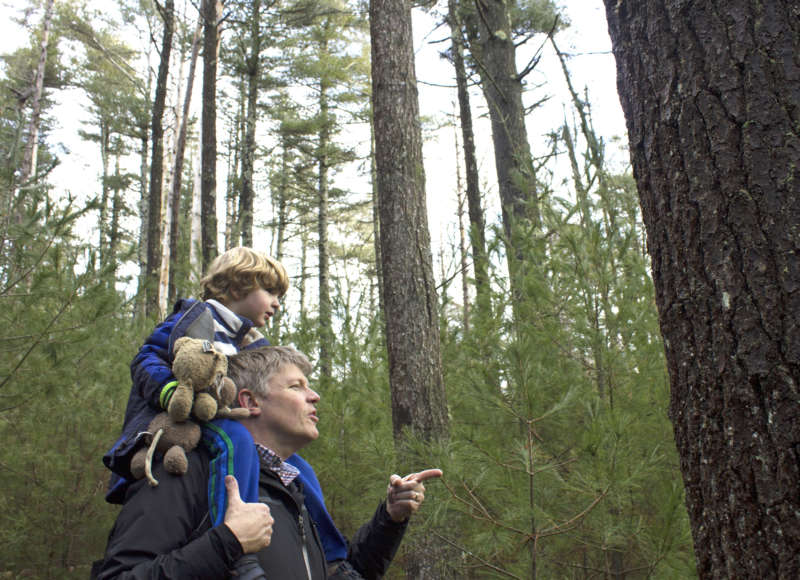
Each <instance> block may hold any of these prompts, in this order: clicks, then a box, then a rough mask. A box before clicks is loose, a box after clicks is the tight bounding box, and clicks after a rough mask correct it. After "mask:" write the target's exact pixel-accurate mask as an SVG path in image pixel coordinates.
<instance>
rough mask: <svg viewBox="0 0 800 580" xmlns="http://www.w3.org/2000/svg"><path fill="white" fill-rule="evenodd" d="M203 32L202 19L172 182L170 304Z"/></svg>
mask: <svg viewBox="0 0 800 580" xmlns="http://www.w3.org/2000/svg"><path fill="white" fill-rule="evenodd" d="M202 31H203V22H202V19H200V20H199V21H198V23H197V28H195V31H194V36H192V56H191V59H190V61H189V72H188V74H187V79H186V94H185V95H184V98H183V110H182V114H181V123H180V129H179V130H178V144H177V147H176V148H175V170H174V172H173V173H174V177H173V180H172V195H171V197H172V221H171V222H170V232H169V290H168V302H169V303H170V304H172V303H174V302H175V300H176V299H177V298H178V290H177V285H176V284H175V276H176V274H177V270H178V267H179V266H178V263H179V258H178V239H179V229H178V226H179V223H180V208H181V188H182V185H183V161H184V157H185V154H186V134H187V133H188V130H189V109H190V106H191V102H192V91H193V87H194V74H195V69H196V68H197V56H198V54H199V52H200V36H201V34H202Z"/></svg>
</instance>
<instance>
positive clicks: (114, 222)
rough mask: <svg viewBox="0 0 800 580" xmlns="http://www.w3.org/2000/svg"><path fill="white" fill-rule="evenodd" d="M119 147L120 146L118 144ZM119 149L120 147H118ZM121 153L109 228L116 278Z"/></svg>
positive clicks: (109, 254)
mask: <svg viewBox="0 0 800 580" xmlns="http://www.w3.org/2000/svg"><path fill="white" fill-rule="evenodd" d="M118 147H119V146H118ZM117 150H119V149H117ZM121 175H122V172H121V169H120V154H119V153H117V154H116V156H115V163H114V176H115V177H116V180H115V185H114V196H113V199H112V201H111V224H110V226H109V229H108V263H109V264H110V265H111V268H112V279H116V272H117V252H118V251H119V246H120V219H121V217H122V192H121V191H120V185H119V183H120V176H121Z"/></svg>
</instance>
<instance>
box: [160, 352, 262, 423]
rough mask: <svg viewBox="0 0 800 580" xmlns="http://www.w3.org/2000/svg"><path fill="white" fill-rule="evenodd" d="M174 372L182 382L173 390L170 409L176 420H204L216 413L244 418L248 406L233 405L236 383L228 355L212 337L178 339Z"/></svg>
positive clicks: (228, 416) (217, 415)
mask: <svg viewBox="0 0 800 580" xmlns="http://www.w3.org/2000/svg"><path fill="white" fill-rule="evenodd" d="M173 352H174V355H175V357H174V359H173V362H172V374H173V375H174V376H175V378H176V379H177V381H178V386H177V387H175V391H174V392H173V393H172V398H170V401H169V404H168V405H167V412H168V413H169V415H170V417H172V419H174V420H175V421H185V420H186V419H188V418H189V416H190V415H191V416H194V417H195V418H196V419H198V420H200V421H210V420H211V419H214V418H215V417H220V418H222V417H224V418H229V419H241V418H243V417H247V416H249V414H250V413H249V411H247V409H233V410H232V409H231V408H230V405H231V404H232V403H233V401H234V399H235V397H236V385H234V384H233V381H231V380H230V379H229V378H228V377H227V376H225V375H226V374H227V372H228V359H227V357H226V356H225V355H224V354H222V353H220V352H217V351H216V350H215V349H214V346H213V345H212V344H211V342H210V341H208V340H203V339H200V338H190V337H188V336H184V337H182V338H179V339H178V340H176V341H175V346H174V347H173Z"/></svg>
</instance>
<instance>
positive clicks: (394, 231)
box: [370, 0, 448, 440]
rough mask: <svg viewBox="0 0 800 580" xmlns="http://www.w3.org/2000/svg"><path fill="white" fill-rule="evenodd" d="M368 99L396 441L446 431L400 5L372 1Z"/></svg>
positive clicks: (404, 15) (406, 23) (405, 8)
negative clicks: (413, 434)
mask: <svg viewBox="0 0 800 580" xmlns="http://www.w3.org/2000/svg"><path fill="white" fill-rule="evenodd" d="M370 31H371V34H372V87H373V88H372V100H373V111H374V113H373V115H374V123H375V161H376V165H377V184H378V193H379V195H378V201H379V204H380V207H379V214H380V236H381V257H382V260H383V278H384V307H385V309H386V310H385V319H386V342H387V347H388V351H389V380H390V383H391V390H392V421H393V426H394V433H395V437H396V439H398V440H400V439H401V438H402V432H403V429H405V428H410V429H412V430H414V431H416V432H417V433H418V434H420V435H422V436H423V437H427V438H431V439H437V438H440V437H444V436H446V434H447V431H448V424H447V408H446V400H445V391H444V384H443V380H442V367H441V354H440V344H439V321H438V312H437V308H436V283H435V281H434V279H433V266H432V257H431V247H430V233H429V231H428V217H427V209H426V203H425V173H424V168H423V164H422V134H421V129H420V124H419V101H418V94H417V85H416V72H415V69H414V53H413V45H412V35H411V5H410V3H409V2H408V1H407V0H372V1H371V2H370Z"/></svg>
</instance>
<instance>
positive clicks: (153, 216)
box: [145, 0, 175, 315]
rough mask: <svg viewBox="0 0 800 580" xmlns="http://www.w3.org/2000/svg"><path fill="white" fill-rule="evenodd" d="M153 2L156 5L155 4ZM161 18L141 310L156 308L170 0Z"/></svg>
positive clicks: (171, 18)
mask: <svg viewBox="0 0 800 580" xmlns="http://www.w3.org/2000/svg"><path fill="white" fill-rule="evenodd" d="M156 6H160V5H159V4H156ZM159 11H160V12H161V18H162V20H163V21H164V36H163V38H162V41H161V58H160V61H159V64H158V76H157V77H156V94H155V99H154V101H153V116H152V121H151V129H150V134H151V138H152V141H153V149H152V159H151V161H150V194H149V197H148V214H147V218H148V219H147V224H148V225H147V279H146V285H145V293H146V299H145V313H146V314H148V315H149V314H153V313H157V312H158V282H159V278H160V274H161V188H162V181H163V176H164V125H163V122H164V109H165V108H166V102H167V77H168V76H169V58H170V54H171V52H172V35H173V31H174V23H175V3H174V0H166V1H165V2H164V6H163V7H160V8H159Z"/></svg>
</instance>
